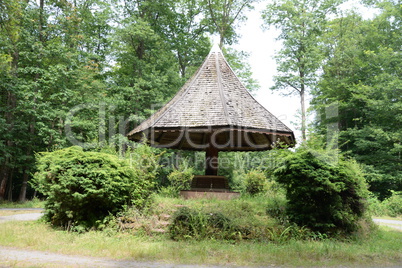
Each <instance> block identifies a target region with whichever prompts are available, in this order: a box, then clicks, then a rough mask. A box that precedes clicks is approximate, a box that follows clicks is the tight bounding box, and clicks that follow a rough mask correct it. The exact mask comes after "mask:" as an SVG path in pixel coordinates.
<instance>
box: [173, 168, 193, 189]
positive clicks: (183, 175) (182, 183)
mask: <svg viewBox="0 0 402 268" xmlns="http://www.w3.org/2000/svg"><path fill="white" fill-rule="evenodd" d="M193 178H194V171H193V169H192V168H189V167H187V166H186V165H180V167H179V169H174V170H173V171H172V172H171V173H170V174H169V175H168V180H169V182H170V186H169V187H170V188H171V191H172V194H173V195H174V196H178V194H179V192H180V191H181V190H190V188H191V181H192V180H193Z"/></svg>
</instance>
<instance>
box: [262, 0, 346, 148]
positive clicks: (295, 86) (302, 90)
mask: <svg viewBox="0 0 402 268" xmlns="http://www.w3.org/2000/svg"><path fill="white" fill-rule="evenodd" d="M340 3H342V0H318V1H317V0H302V1H299V0H278V1H274V3H272V4H268V5H267V7H266V9H265V10H264V11H263V13H262V17H263V19H264V22H265V25H264V26H265V27H270V26H275V27H276V28H277V29H279V30H280V31H281V33H280V35H279V36H278V39H279V40H281V41H282V44H283V46H282V49H281V50H280V51H279V53H278V54H277V55H276V57H275V58H276V61H277V63H278V73H279V74H278V75H277V76H275V77H274V79H275V85H274V86H273V87H272V89H274V90H286V92H287V94H292V93H296V94H298V95H299V96H300V108H301V117H302V118H301V119H302V120H301V121H302V122H301V131H302V139H303V140H306V104H305V96H306V92H307V90H308V89H309V88H312V87H314V85H315V83H316V81H317V76H318V75H317V71H318V69H319V68H320V64H321V63H322V60H323V55H322V53H321V48H320V36H321V35H322V33H323V31H324V30H325V26H326V24H327V21H328V16H329V15H330V14H333V13H334V12H335V11H336V7H337V6H338V5H339V4H340ZM285 94H286V93H285Z"/></svg>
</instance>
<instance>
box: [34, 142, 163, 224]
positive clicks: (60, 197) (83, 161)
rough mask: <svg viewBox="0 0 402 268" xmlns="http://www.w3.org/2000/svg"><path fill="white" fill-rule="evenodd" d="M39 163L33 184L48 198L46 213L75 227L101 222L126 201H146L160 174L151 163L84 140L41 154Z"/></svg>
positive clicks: (141, 203) (140, 203)
mask: <svg viewBox="0 0 402 268" xmlns="http://www.w3.org/2000/svg"><path fill="white" fill-rule="evenodd" d="M148 157H149V156H148ZM37 169H38V171H37V172H36V173H35V175H34V182H33V184H34V186H35V188H36V189H37V190H38V191H39V192H41V193H42V194H43V195H44V196H45V197H46V198H47V199H46V202H45V209H46V210H45V219H46V220H47V221H48V222H50V223H52V224H53V225H55V226H61V227H63V228H65V229H69V230H71V229H76V230H87V229H89V228H93V227H95V228H99V227H101V226H102V224H103V223H104V221H105V220H106V219H107V217H108V216H109V215H115V214H116V213H117V212H119V211H121V210H122V209H123V208H124V207H125V206H126V205H134V206H136V207H138V208H141V207H143V206H144V205H145V204H146V202H147V200H148V198H149V196H150V194H151V190H152V188H153V187H154V179H155V174H153V173H152V172H148V170H147V169H148V167H147V169H144V170H143V169H141V167H132V166H130V164H129V162H128V161H127V160H125V159H121V158H119V157H117V156H116V155H112V154H107V153H99V152H85V151H84V150H83V149H82V148H81V147H78V146H73V147H70V148H66V149H62V150H58V151H54V152H46V153H41V154H39V155H37Z"/></svg>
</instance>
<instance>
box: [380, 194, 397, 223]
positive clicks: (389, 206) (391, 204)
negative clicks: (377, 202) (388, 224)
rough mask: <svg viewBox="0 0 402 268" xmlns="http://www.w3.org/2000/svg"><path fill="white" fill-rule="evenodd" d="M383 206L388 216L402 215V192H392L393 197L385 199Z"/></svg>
mask: <svg viewBox="0 0 402 268" xmlns="http://www.w3.org/2000/svg"><path fill="white" fill-rule="evenodd" d="M382 204H383V205H384V207H385V208H386V211H387V215H388V216H391V217H398V216H401V215H402V192H395V191H392V195H391V196H390V197H388V198H387V199H385V200H384V201H383V202H382Z"/></svg>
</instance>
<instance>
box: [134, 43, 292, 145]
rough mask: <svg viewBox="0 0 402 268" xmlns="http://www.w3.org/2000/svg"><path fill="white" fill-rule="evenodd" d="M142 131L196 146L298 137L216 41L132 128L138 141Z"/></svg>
mask: <svg viewBox="0 0 402 268" xmlns="http://www.w3.org/2000/svg"><path fill="white" fill-rule="evenodd" d="M144 136H145V137H146V138H147V139H148V141H149V142H150V143H151V144H152V145H154V146H157V147H165V148H177V149H195V150H202V149H204V148H206V147H208V146H209V143H211V142H212V143H215V144H214V146H215V147H217V148H219V150H240V151H250V150H267V149H270V148H271V147H272V145H273V144H274V143H276V142H277V141H278V140H279V141H281V142H283V143H285V144H287V145H293V144H294V143H295V139H294V134H293V132H292V130H291V129H289V128H288V127H287V126H286V125H285V124H283V123H282V122H281V121H280V120H279V119H277V118H276V117H275V116H273V115H272V114H271V113H270V112H269V111H267V110H266V109H265V108H264V107H263V106H262V105H261V104H259V103H258V102H257V101H256V100H255V99H254V98H253V97H252V96H251V95H250V93H249V92H248V91H247V90H246V88H245V87H244V85H243V84H242V83H241V81H240V80H239V79H238V78H237V76H236V75H235V74H234V72H233V70H232V69H231V68H230V66H229V64H228V63H227V61H226V60H225V58H224V56H223V55H222V52H221V51H220V49H219V48H218V49H217V48H216V47H215V48H213V49H212V50H211V52H210V53H209V55H208V56H207V58H206V59H205V61H204V63H203V64H202V66H201V67H200V68H199V69H198V71H197V72H196V73H195V74H194V76H193V77H192V78H191V79H189V80H188V81H187V83H186V84H185V85H184V86H183V87H182V88H181V90H180V91H179V92H178V93H177V94H176V95H175V96H174V97H173V99H172V100H171V101H169V102H168V103H167V104H166V105H165V106H164V107H162V108H161V109H160V110H159V111H158V112H156V113H155V114H154V115H152V116H151V117H150V118H148V119H147V120H145V121H144V122H143V123H141V124H140V125H139V126H138V127H136V128H135V129H134V130H132V131H131V132H130V133H129V134H128V137H129V139H131V140H135V141H139V140H141V139H142V138H144ZM211 138H212V139H213V140H211Z"/></svg>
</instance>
